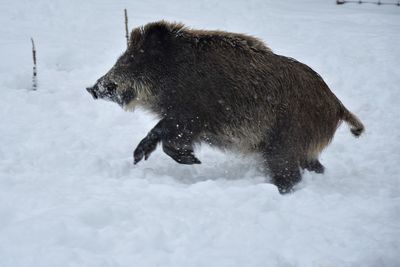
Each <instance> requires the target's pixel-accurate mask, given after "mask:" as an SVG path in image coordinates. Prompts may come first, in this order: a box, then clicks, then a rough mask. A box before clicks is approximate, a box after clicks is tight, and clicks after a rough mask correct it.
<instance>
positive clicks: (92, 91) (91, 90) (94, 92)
mask: <svg viewBox="0 0 400 267" xmlns="http://www.w3.org/2000/svg"><path fill="white" fill-rule="evenodd" d="M86 90H87V91H88V92H89V94H91V95H92V96H93V98H94V99H97V98H98V97H99V96H98V95H97V93H96V92H97V91H98V90H96V85H95V86H93V87H88V88H86Z"/></svg>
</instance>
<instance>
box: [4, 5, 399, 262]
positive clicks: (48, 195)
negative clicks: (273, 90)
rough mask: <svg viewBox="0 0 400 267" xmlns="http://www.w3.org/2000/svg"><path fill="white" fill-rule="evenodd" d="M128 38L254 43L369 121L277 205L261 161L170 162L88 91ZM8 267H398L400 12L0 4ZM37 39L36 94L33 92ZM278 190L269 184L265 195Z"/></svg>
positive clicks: (140, 128)
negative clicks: (172, 24) (170, 26)
mask: <svg viewBox="0 0 400 267" xmlns="http://www.w3.org/2000/svg"><path fill="white" fill-rule="evenodd" d="M124 8H127V10H128V15H129V27H130V28H133V27H136V26H139V25H143V24H145V23H147V22H151V21H156V20H160V19H166V20H169V21H180V22H183V23H185V24H186V25H188V26H191V27H194V28H205V29H221V30H228V31H233V32H243V33H247V34H252V35H255V36H257V37H259V38H261V39H262V40H264V41H265V42H266V43H267V44H268V45H269V46H270V47H271V49H272V50H273V51H274V52H275V53H278V54H283V55H286V56H290V57H294V58H296V59H298V60H299V61H302V62H304V63H306V64H308V65H309V66H311V67H312V68H313V69H315V70H316V71H317V72H318V73H319V74H321V76H322V77H323V78H324V80H325V81H326V82H327V84H328V85H329V86H330V87H331V89H332V91H333V92H334V93H335V94H336V95H337V96H338V97H339V99H341V100H342V102H343V103H344V104H345V106H346V107H348V108H349V110H351V111H352V112H354V113H355V114H357V116H358V117H359V118H360V119H361V120H362V121H363V123H364V124H365V126H366V132H365V134H364V135H363V136H361V137H360V138H359V139H355V138H354V137H353V136H352V135H351V133H350V131H349V130H348V128H347V127H346V126H345V125H342V126H341V127H340V128H339V129H338V131H337V133H336V136H335V138H334V140H333V142H332V144H331V145H330V146H329V147H328V148H327V149H326V150H325V151H324V152H323V154H322V155H321V162H322V163H323V164H324V165H325V166H326V173H325V174H324V175H319V174H315V173H309V172H305V173H304V179H303V181H302V182H301V183H300V184H299V185H298V186H297V190H296V192H294V193H292V194H288V195H280V194H279V193H278V190H277V188H276V187H275V186H274V185H272V184H270V183H269V182H268V179H265V178H264V177H263V173H262V171H261V169H260V166H259V165H258V163H257V162H258V161H257V159H256V158H254V157H244V156H240V155H237V154H234V153H224V152H221V151H218V150H215V149H212V148H210V147H208V146H202V147H199V148H198V149H197V150H196V155H197V156H198V158H199V159H200V160H201V161H202V164H201V165H196V166H184V165H179V164H177V163H175V162H174V161H173V160H172V159H170V158H169V157H168V156H166V155H165V154H163V153H162V152H161V149H160V148H159V149H158V150H157V151H156V152H155V153H153V154H152V155H151V157H150V158H149V160H148V161H144V162H140V164H138V165H137V166H134V165H133V164H132V162H133V158H132V152H133V150H134V148H135V147H136V145H137V144H138V143H139V141H140V140H141V139H142V138H143V137H144V136H145V135H146V134H147V132H148V131H149V130H150V129H151V128H152V127H153V126H154V125H155V123H156V122H157V121H156V119H155V118H154V117H152V115H151V114H147V113H145V112H143V111H140V110H137V111H135V112H134V113H128V112H124V111H123V110H122V109H121V108H120V107H118V105H116V104H113V103H108V102H105V101H93V99H92V97H91V96H90V95H89V94H88V93H87V92H86V90H85V88H86V87H87V86H90V85H92V84H93V83H94V82H95V81H96V79H97V78H99V77H101V75H103V74H104V73H105V72H106V71H107V70H108V69H109V68H111V67H112V65H113V64H114V62H115V60H116V59H117V57H118V56H119V55H120V54H121V53H122V52H123V51H124V49H125V46H126V42H125V33H124V16H123V10H124ZM0 24H1V25H2V27H1V28H0V36H1V39H0V266H1V267H26V266H102V267H112V266H121V267H122V266H140V267H152V266H171V267H172V266H174V267H177V266H185V267H189V266H198V267H201V266H216V267H225V266H226V267H228V266H229V267H233V266H238V267H239V266H240V267H243V266H252V267H253V266H254V267H256V266H259V267H264V266H279V267H289V266H299V267H301V266H315V267H317V266H318V267H320V266H371V267H375V266H393V267H394V266H400V258H399V255H400V241H399V240H400V223H399V222H400V152H399V151H400V141H399V140H400V134H399V132H400V119H399V116H400V105H399V103H400V88H399V85H400V68H399V63H400V45H399V44H400V34H399V33H400V7H397V6H377V5H356V4H345V5H340V6H337V5H335V1H333V0H332V1H318V0H304V1H290V0H285V1H272V0H267V1H266V0H264V1H256V0H248V1H208V0H199V1H160V0H150V1H125V2H124V1H61V0H55V1H44V0H36V1H28V0H21V1H11V0H2V1H1V2H0ZM30 37H33V38H34V39H35V44H36V49H37V60H38V90H37V91H32V90H31V89H32V55H31V43H30ZM266 180H267V182H266Z"/></svg>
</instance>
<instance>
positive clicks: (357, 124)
mask: <svg viewBox="0 0 400 267" xmlns="http://www.w3.org/2000/svg"><path fill="white" fill-rule="evenodd" d="M342 109H343V110H342V112H343V113H342V114H343V115H342V120H344V121H345V122H346V123H347V124H348V125H349V126H350V131H351V133H352V134H353V135H354V136H355V137H359V136H360V135H361V134H362V133H363V132H364V130H365V128H364V125H363V124H362V122H361V121H360V120H359V119H358V118H357V116H356V115H354V114H353V113H351V112H350V111H348V110H347V109H346V108H345V107H344V106H343V105H342Z"/></svg>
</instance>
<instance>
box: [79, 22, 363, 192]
mask: <svg viewBox="0 0 400 267" xmlns="http://www.w3.org/2000/svg"><path fill="white" fill-rule="evenodd" d="M87 91H88V92H89V93H90V94H91V95H92V96H93V97H94V98H95V99H97V98H102V99H106V100H110V101H113V102H116V103H118V104H119V105H120V106H121V107H123V108H124V109H125V110H134V108H135V107H136V106H141V107H143V108H145V109H147V110H150V111H151V112H153V113H154V114H156V115H158V117H159V118H160V121H159V122H158V123H157V125H156V126H155V127H154V128H153V129H152V130H151V131H150V132H149V133H148V135H147V136H146V137H145V138H144V139H143V140H142V141H141V142H140V143H139V145H138V146H137V148H136V149H135V151H134V163H135V164H136V163H138V162H139V161H140V160H142V159H143V158H144V159H145V160H147V159H148V157H149V156H150V154H151V153H152V152H153V151H154V150H155V149H156V147H157V145H158V144H159V143H162V148H163V150H164V152H165V153H166V154H167V155H169V156H170V157H171V158H173V159H174V160H175V161H177V162H178V163H181V164H199V163H200V160H199V159H197V158H196V156H195V155H194V152H193V145H194V144H195V143H200V142H206V143H208V144H210V145H213V146H217V147H220V148H222V149H230V150H236V151H238V152H242V153H259V154H261V155H262V156H263V159H264V164H265V165H266V167H267V168H266V170H269V174H270V175H271V177H272V181H273V183H274V184H275V185H276V186H277V187H278V189H279V191H280V192H281V193H287V192H290V191H292V189H293V186H294V185H295V184H296V183H298V182H299V181H300V180H301V173H302V172H301V169H308V170H310V171H315V172H317V173H323V171H324V166H323V165H322V164H321V163H320V162H319V160H318V157H319V154H320V153H321V151H322V150H323V149H324V147H326V146H327V145H328V144H329V143H330V142H331V140H332V138H333V136H334V133H335V131H336V129H337V128H338V126H339V125H340V123H341V122H342V121H345V122H347V123H348V124H349V126H350V130H351V132H352V133H353V135H354V136H359V135H360V134H361V133H362V132H363V131H364V126H363V124H362V123H361V122H360V120H359V119H358V118H357V117H356V116H354V115H353V114H352V113H351V112H349V111H348V110H347V109H346V108H345V107H344V105H343V104H342V103H341V102H340V101H339V99H338V98H337V97H336V96H335V95H334V94H333V93H332V91H331V90H330V89H329V87H328V86H327V85H326V83H325V82H324V81H323V79H322V78H321V77H320V76H319V75H318V74H317V73H316V72H315V71H313V70H312V69H311V68H310V67H308V66H307V65H305V64H303V63H300V62H298V61H296V60H295V59H292V58H288V57H285V56H281V55H277V54H274V53H273V52H272V51H271V49H269V48H268V47H267V46H266V45H265V44H264V43H263V42H262V41H260V40H259V39H257V38H255V37H252V36H248V35H244V34H237V33H230V32H224V31H206V30H194V29H189V28H187V27H185V26H184V25H182V24H179V23H168V22H165V21H159V22H154V23H149V24H147V25H145V26H143V27H139V28H136V29H134V30H133V31H132V33H131V37H130V43H129V47H128V48H127V50H126V51H125V52H124V54H123V55H122V56H121V57H120V58H119V59H118V60H117V62H116V64H115V65H114V66H113V67H112V68H111V70H110V71H109V72H108V73H107V74H105V75H104V76H103V77H101V78H100V79H99V80H98V81H97V82H96V84H95V85H94V86H93V87H90V88H87Z"/></svg>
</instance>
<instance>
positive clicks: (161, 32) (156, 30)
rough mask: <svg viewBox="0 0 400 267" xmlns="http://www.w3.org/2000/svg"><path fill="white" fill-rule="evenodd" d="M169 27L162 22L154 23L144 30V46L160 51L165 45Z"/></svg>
mask: <svg viewBox="0 0 400 267" xmlns="http://www.w3.org/2000/svg"><path fill="white" fill-rule="evenodd" d="M169 33H170V32H169V29H168V27H167V25H165V24H164V23H154V24H153V25H151V26H150V27H149V28H148V29H147V30H146V38H145V46H146V49H150V51H160V50H162V48H163V47H165V46H166V45H167V42H168V37H169Z"/></svg>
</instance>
